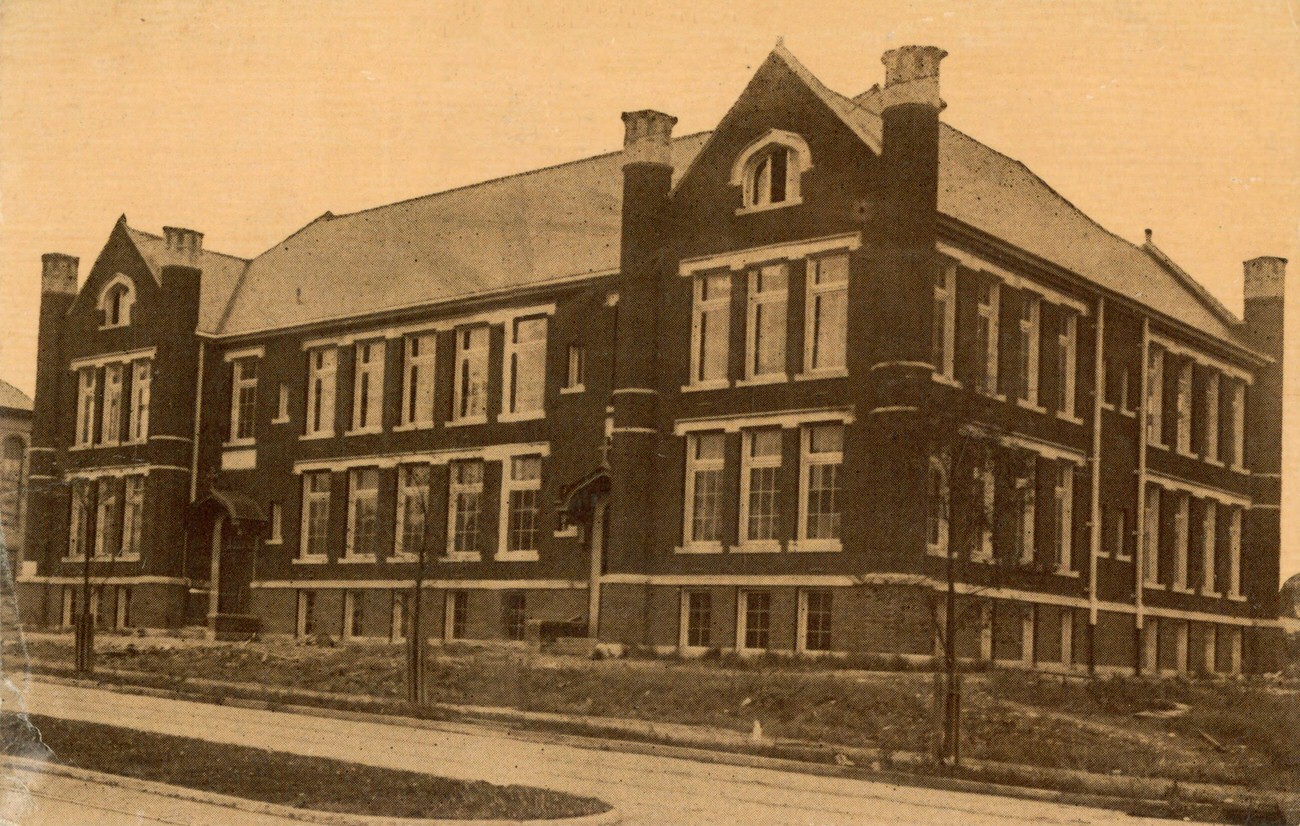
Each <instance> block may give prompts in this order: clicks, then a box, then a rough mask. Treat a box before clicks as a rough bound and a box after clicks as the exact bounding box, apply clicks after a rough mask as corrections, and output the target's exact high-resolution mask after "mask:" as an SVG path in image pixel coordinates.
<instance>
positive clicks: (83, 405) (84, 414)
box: [77, 367, 97, 447]
mask: <svg viewBox="0 0 1300 826" xmlns="http://www.w3.org/2000/svg"><path fill="white" fill-rule="evenodd" d="M77 377H78V386H77V446H78V447H88V446H89V445H90V443H91V442H92V441H93V440H94V438H95V396H96V395H97V390H96V387H95V384H96V382H95V379H96V373H95V368H93V367H83V368H82V369H81V370H79V371H78V373H77Z"/></svg>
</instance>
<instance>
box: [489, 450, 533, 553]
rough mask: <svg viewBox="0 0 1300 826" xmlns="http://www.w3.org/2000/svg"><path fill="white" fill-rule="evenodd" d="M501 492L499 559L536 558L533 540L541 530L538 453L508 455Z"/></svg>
mask: <svg viewBox="0 0 1300 826" xmlns="http://www.w3.org/2000/svg"><path fill="white" fill-rule="evenodd" d="M508 464H509V466H508V467H507V468H505V470H506V471H507V474H506V480H505V490H503V491H502V492H501V502H502V505H503V506H504V507H505V514H504V517H505V518H504V519H503V520H502V521H503V522H504V525H503V526H502V527H503V528H504V529H505V530H504V531H502V537H503V538H504V539H505V553H504V554H501V555H499V558H501V559H510V558H511V555H514V558H517V559H536V558H537V540H538V537H539V536H540V534H541V530H540V522H541V506H542V457H541V456H512V457H511V458H510V461H509V463H508Z"/></svg>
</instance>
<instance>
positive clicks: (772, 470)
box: [746, 467, 781, 540]
mask: <svg viewBox="0 0 1300 826" xmlns="http://www.w3.org/2000/svg"><path fill="white" fill-rule="evenodd" d="M780 474H781V469H780V468H779V467H762V468H752V469H751V470H750V471H749V503H748V505H749V524H748V526H747V535H746V536H747V538H748V539H753V540H772V539H776V538H777V535H778V534H777V531H778V529H779V523H780V513H779V507H780V506H779V502H780V498H779V487H778V486H779V480H780Z"/></svg>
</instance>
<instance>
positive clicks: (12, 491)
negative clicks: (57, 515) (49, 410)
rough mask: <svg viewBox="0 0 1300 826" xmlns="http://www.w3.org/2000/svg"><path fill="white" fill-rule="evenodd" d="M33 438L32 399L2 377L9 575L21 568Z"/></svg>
mask: <svg viewBox="0 0 1300 826" xmlns="http://www.w3.org/2000/svg"><path fill="white" fill-rule="evenodd" d="M31 437H32V400H31V399H30V398H28V397H27V394H26V393H24V392H23V391H21V390H19V389H18V388H17V387H14V386H13V385H12V384H10V383H9V382H7V381H4V380H3V379H0V534H3V543H4V550H5V564H6V565H7V566H8V568H9V571H10V576H17V574H18V572H19V571H20V570H21V569H22V561H23V518H24V517H25V516H26V514H27V491H26V487H27V447H28V445H29V444H30V443H31Z"/></svg>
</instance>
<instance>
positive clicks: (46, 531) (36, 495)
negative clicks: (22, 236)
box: [24, 252, 78, 572]
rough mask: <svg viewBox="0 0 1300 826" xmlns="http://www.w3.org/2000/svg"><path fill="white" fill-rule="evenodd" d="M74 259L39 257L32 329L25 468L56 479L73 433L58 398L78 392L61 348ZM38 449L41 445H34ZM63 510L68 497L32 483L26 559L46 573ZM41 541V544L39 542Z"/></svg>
mask: <svg viewBox="0 0 1300 826" xmlns="http://www.w3.org/2000/svg"><path fill="white" fill-rule="evenodd" d="M77 264H78V260H77V258H76V257H75V256H72V255H65V254H64V253H61V252H47V253H46V254H44V255H42V256H41V308H40V317H39V320H38V322H37V324H38V326H37V333H36V397H35V399H34V400H33V405H32V448H33V450H32V451H31V453H30V457H31V458H30V459H29V461H30V466H29V473H30V475H31V477H32V478H33V479H37V478H50V479H52V478H55V477H56V476H57V475H58V473H57V468H56V465H57V458H58V453H56V451H57V450H58V449H59V448H61V447H66V446H67V443H68V442H70V441H71V434H66V435H65V434H61V432H60V431H61V426H60V425H61V422H62V421H63V420H65V419H67V418H69V417H67V416H64V415H63V411H64V410H65V407H64V405H63V403H62V401H61V397H62V398H72V397H73V395H74V394H75V393H76V389H75V382H76V380H77V377H76V374H74V373H71V372H69V371H68V369H67V368H68V363H67V355H66V353H65V348H64V345H65V336H64V334H63V333H64V320H65V318H66V316H67V314H68V309H69V308H70V307H71V306H72V302H73V301H74V300H76V298H77ZM37 448H40V449H37ZM60 513H61V514H64V516H65V517H66V514H67V503H66V501H63V502H60V500H59V495H58V493H57V491H56V490H55V489H54V488H52V487H51V486H50V485H43V484H33V485H31V486H30V487H29V488H28V493H27V536H28V537H29V539H30V540H31V541H30V542H29V543H28V547H27V548H26V549H25V552H24V556H25V557H26V558H27V559H31V560H36V562H37V565H38V566H45V567H43V568H41V569H40V570H41V571H42V572H45V571H47V570H48V566H49V565H50V564H53V562H52V560H57V558H58V556H59V555H61V550H60V549H61V548H63V547H66V536H67V531H66V526H64V527H63V528H60V520H59V518H58V514H60ZM38 543H39V544H38Z"/></svg>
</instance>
